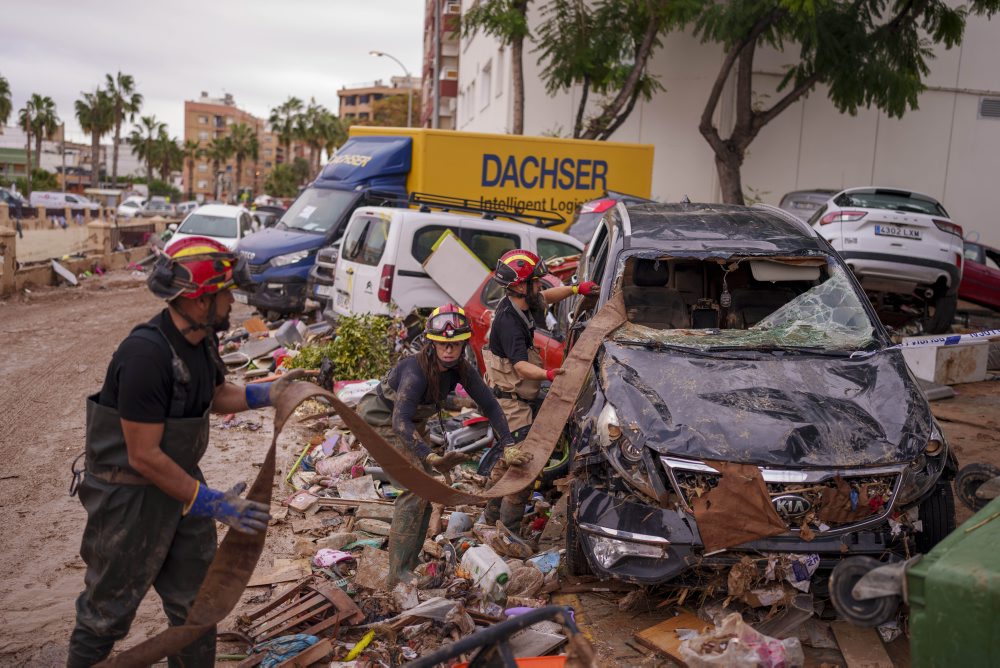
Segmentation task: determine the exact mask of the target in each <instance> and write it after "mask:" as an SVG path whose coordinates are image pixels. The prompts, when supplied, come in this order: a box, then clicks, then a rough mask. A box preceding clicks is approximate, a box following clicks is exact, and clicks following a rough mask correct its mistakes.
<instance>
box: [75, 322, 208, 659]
mask: <svg viewBox="0 0 1000 668" xmlns="http://www.w3.org/2000/svg"><path fill="white" fill-rule="evenodd" d="M135 333H137V334H138V335H139V336H143V337H146V338H150V340H154V341H158V342H159V343H160V344H161V345H162V342H163V341H164V340H166V337H165V336H164V335H163V334H162V333H161V332H159V330H157V329H156V328H155V327H153V326H149V325H140V327H139V328H137V330H136V332H135ZM168 345H169V341H168ZM171 353H172V355H173V369H174V386H173V395H172V397H171V405H170V412H169V415H168V418H167V420H166V421H165V423H164V432H163V440H162V441H161V442H160V448H161V449H162V450H163V452H164V453H165V454H166V455H167V456H168V457H170V458H171V459H173V460H174V461H175V462H177V464H178V465H179V466H180V467H181V468H183V469H184V470H185V471H187V472H188V473H189V474H190V475H191V476H192V477H194V478H195V479H197V480H199V481H201V482H202V483H204V481H205V479H204V477H203V476H202V474H201V471H200V469H199V468H198V462H199V460H200V459H201V457H202V455H203V454H204V453H205V449H206V448H207V447H208V433H209V431H208V430H209V420H208V411H206V412H205V414H204V415H202V416H201V417H196V418H184V417H180V416H181V415H183V412H184V401H185V397H186V392H187V389H186V387H187V383H188V380H189V378H190V376H189V375H188V373H187V369H186V367H185V366H184V363H183V362H182V361H181V360H180V358H179V357H178V355H177V353H176V351H175V350H174V349H173V347H172V346H171ZM77 491H78V493H79V495H80V501H81V502H82V503H83V506H84V508H85V509H86V511H87V525H86V528H85V529H84V532H83V541H82V543H81V546H80V556H81V557H83V560H84V562H85V563H86V564H87V573H86V576H85V578H84V583H85V587H86V588H85V589H84V591H83V593H81V594H80V596H79V598H77V601H76V610H77V617H76V627H75V628H74V630H73V634H72V636H71V638H70V647H69V660H68V662H67V665H68V666H70V667H71V668H76V667H77V666H91V665H93V664H95V663H98V662H100V661H101V660H103V659H104V658H105V657H107V656H108V654H109V653H110V652H111V648H112V646H113V645H114V644H115V642H116V641H118V640H121V639H122V638H124V637H125V636H126V635H127V634H128V631H129V627H130V626H131V624H132V620H133V619H134V618H135V614H136V610H137V609H138V607H139V603H140V602H141V601H142V599H143V598H144V597H145V595H146V593H147V592H148V591H149V588H150V587H153V588H154V589H155V590H156V593H157V594H159V596H160V598H161V599H162V600H163V610H164V612H165V613H166V615H167V618H168V620H169V622H170V624H171V625H178V624H182V623H183V622H184V620H185V619H186V617H187V614H188V610H189V609H190V606H191V603H192V602H193V601H194V597H195V594H197V592H198V588H199V587H200V586H201V582H202V580H204V578H205V574H206V572H207V571H208V566H209V564H210V563H211V562H212V558H213V557H214V556H215V548H216V540H217V538H216V529H215V520H213V519H211V518H207V517H191V516H182V514H181V512H182V509H183V505H184V504H183V503H181V502H180V501H177V500H175V499H173V498H171V497H169V496H167V495H166V494H165V493H164V492H162V491H161V490H160V489H159V488H157V487H156V486H154V485H152V484H150V483H149V482H148V481H147V480H146V479H145V478H143V477H142V476H140V475H139V474H138V473H136V472H135V471H134V470H133V469H131V468H130V467H129V465H128V451H127V448H126V445H125V437H124V435H123V434H122V428H121V419H120V416H119V414H118V411H117V410H116V409H114V408H109V407H106V406H101V405H100V404H98V395H96V394H95V395H93V396H90V397H88V399H87V433H86V472H85V473H84V475H83V479H82V481H80V484H79V486H78V488H77ZM168 665H169V666H171V667H172V668H173V667H178V668H179V667H181V666H183V667H184V668H192V667H197V666H214V665H215V631H214V629H213V630H212V631H209V632H207V633H206V634H205V635H204V636H202V637H201V638H200V639H198V640H197V641H195V642H194V643H192V644H190V645H188V646H187V647H186V648H184V650H182V651H181V652H180V653H179V654H178V655H176V656H171V657H169V659H168Z"/></svg>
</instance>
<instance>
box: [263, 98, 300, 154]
mask: <svg viewBox="0 0 1000 668" xmlns="http://www.w3.org/2000/svg"><path fill="white" fill-rule="evenodd" d="M301 111H302V100H300V99H299V98H297V97H292V96H289V97H288V99H287V100H285V101H284V102H282V103H281V104H280V105H278V106H277V107H275V108H274V109H272V110H271V116H270V117H269V118H268V119H267V122H268V123H269V124H270V125H271V131H272V132H274V134H276V135H278V141H280V142H281V146H282V148H283V149H284V154H283V155H284V162H285V164H288V165H290V164H292V140H293V139H295V138H296V133H297V127H296V126H297V124H298V121H297V117H298V115H299V113H300V112H301Z"/></svg>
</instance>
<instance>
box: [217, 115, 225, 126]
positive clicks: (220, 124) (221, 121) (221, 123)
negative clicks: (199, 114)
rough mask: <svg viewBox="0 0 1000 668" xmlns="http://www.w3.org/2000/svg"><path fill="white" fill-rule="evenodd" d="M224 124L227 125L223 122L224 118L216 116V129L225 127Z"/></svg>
mask: <svg viewBox="0 0 1000 668" xmlns="http://www.w3.org/2000/svg"><path fill="white" fill-rule="evenodd" d="M224 124H225V123H224V121H223V120H222V116H216V117H215V127H217V128H221V127H223V125H224Z"/></svg>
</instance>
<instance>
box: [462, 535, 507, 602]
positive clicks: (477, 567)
mask: <svg viewBox="0 0 1000 668" xmlns="http://www.w3.org/2000/svg"><path fill="white" fill-rule="evenodd" d="M462 569H463V570H464V571H465V572H466V573H468V574H469V576H470V578H471V579H472V583H473V584H474V585H475V586H476V587H478V588H479V589H480V591H482V592H483V594H484V595H485V596H486V598H488V599H490V600H493V601H498V600H501V599H502V598H503V595H504V590H505V588H506V585H507V583H508V582H509V581H510V576H511V572H510V567H509V566H507V564H506V562H504V560H503V559H502V558H501V557H500V555H498V554H497V553H496V552H494V551H493V549H492V548H490V547H489V546H488V545H477V546H475V547H470V548H469V549H467V550H466V551H465V554H463V555H462Z"/></svg>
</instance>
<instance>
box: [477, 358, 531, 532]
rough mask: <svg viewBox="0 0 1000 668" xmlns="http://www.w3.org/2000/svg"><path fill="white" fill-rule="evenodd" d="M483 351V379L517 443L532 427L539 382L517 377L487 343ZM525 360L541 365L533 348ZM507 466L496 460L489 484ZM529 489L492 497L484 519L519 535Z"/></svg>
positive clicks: (509, 363) (511, 368)
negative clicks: (484, 378)
mask: <svg viewBox="0 0 1000 668" xmlns="http://www.w3.org/2000/svg"><path fill="white" fill-rule="evenodd" d="M482 353H483V362H484V363H485V365H486V382H487V384H488V385H489V386H490V387H492V388H493V394H494V396H496V397H497V401H498V402H499V404H500V407H501V408H502V409H503V412H504V415H506V416H507V425H508V426H509V427H510V433H511V436H513V437H514V442H515V443H520V442H521V441H523V440H524V439H525V438H527V436H528V431H529V430H530V429H531V423H532V421H533V419H534V412H533V409H532V402H533V401H534V400H535V399H537V398H538V393H539V391H540V390H541V385H542V383H541V381H538V380H527V379H524V378H521V377H520V376H518V375H517V372H516V371H514V365H513V364H511V362H510V360H508V359H505V358H503V357H499V356H498V355H494V354H493V353H492V352H491V351H490V348H489V346H484V347H483V349H482ZM528 362H530V363H531V364H534V365H535V366H539V367H540V366H542V357H541V355H539V354H538V351H537V350H535V349H534V348H529V349H528ZM508 468H509V467H508V465H507V463H506V462H505V461H504V460H503V459H499V460H497V463H496V464H495V465H494V466H493V469H492V470H491V471H490V485H494V484H496V482H497V481H498V480H500V478H502V477H503V475H504V473H506V472H507V469H508ZM531 491H532V486H531V485H529V486H527V487H525V488H524V489H522V490H521V491H520V492H516V493H514V494H510V495H508V496H505V497H503V499H491V500H490V501H489V503H487V504H486V517H485V519H486V522H487V523H488V524H496V522H497V520H499V521H501V522H503V524H504V526H505V527H507V528H508V529H510V531H511V532H512V533H513V534H514V535H515V536H517V535H520V530H521V519H522V518H523V517H524V506H525V504H526V503H527V502H528V499H530V498H531Z"/></svg>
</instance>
